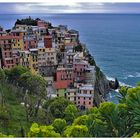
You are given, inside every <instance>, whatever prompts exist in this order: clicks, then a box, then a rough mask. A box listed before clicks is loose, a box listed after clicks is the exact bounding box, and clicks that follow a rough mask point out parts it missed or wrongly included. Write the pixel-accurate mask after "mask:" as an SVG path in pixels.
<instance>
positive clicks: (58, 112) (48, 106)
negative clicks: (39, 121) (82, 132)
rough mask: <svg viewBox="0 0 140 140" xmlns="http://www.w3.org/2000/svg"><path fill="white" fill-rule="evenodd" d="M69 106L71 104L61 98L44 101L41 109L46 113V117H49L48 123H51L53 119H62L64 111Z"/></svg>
mask: <svg viewBox="0 0 140 140" xmlns="http://www.w3.org/2000/svg"><path fill="white" fill-rule="evenodd" d="M69 104H72V102H70V101H69V100H67V99H65V98H63V97H56V98H54V99H50V100H48V101H46V102H45V104H44V106H43V108H44V109H45V111H46V116H48V115H49V116H51V120H50V121H52V120H53V119H55V118H64V116H65V114H64V111H65V109H66V107H67V106H68V105H69Z"/></svg>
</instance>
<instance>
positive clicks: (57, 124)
mask: <svg viewBox="0 0 140 140" xmlns="http://www.w3.org/2000/svg"><path fill="white" fill-rule="evenodd" d="M52 126H53V127H54V130H55V131H56V132H57V133H60V134H62V133H63V131H64V129H65V128H66V126H67V123H66V121H65V120H64V119H55V120H54V122H53V123H52Z"/></svg>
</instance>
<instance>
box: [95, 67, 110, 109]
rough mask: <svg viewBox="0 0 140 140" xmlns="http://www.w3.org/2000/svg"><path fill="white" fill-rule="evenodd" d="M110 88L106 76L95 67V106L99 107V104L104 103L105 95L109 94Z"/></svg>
mask: <svg viewBox="0 0 140 140" xmlns="http://www.w3.org/2000/svg"><path fill="white" fill-rule="evenodd" d="M109 90H110V86H109V81H108V80H107V78H106V76H105V75H104V74H103V72H102V71H101V70H100V68H99V67H97V66H96V82H95V100H94V103H95V105H96V106H99V104H100V103H101V102H104V101H105V96H106V94H108V93H109Z"/></svg>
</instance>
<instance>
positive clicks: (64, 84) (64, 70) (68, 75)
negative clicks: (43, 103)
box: [54, 66, 74, 96]
mask: <svg viewBox="0 0 140 140" xmlns="http://www.w3.org/2000/svg"><path fill="white" fill-rule="evenodd" d="M73 80H74V73H73V68H68V67H63V66H61V67H58V68H57V70H56V81H55V82H54V87H55V88H56V90H57V95H58V96H64V93H65V91H66V89H67V88H68V87H69V86H70V85H72V84H73Z"/></svg>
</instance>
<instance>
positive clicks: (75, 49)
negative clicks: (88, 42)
mask: <svg viewBox="0 0 140 140" xmlns="http://www.w3.org/2000/svg"><path fill="white" fill-rule="evenodd" d="M73 50H74V52H82V51H83V47H82V45H78V46H75V47H74V48H73Z"/></svg>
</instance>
